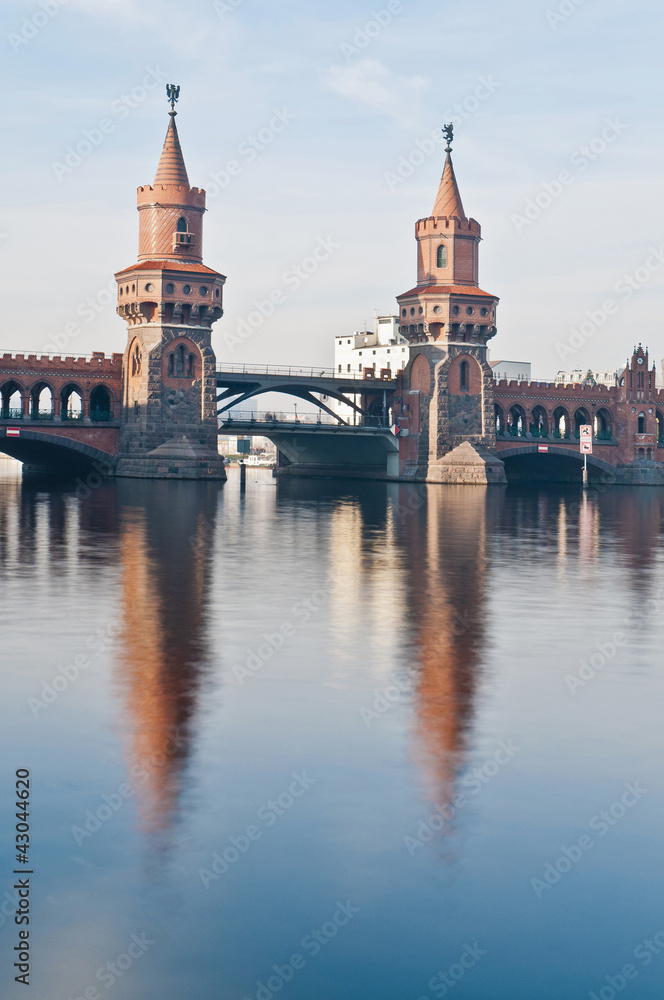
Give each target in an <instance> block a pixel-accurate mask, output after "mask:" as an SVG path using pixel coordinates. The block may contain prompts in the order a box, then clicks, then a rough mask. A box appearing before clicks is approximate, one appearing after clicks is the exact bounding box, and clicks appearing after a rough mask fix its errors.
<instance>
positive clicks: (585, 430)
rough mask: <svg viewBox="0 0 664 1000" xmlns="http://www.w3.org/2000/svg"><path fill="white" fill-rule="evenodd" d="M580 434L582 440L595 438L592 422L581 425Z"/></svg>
mask: <svg viewBox="0 0 664 1000" xmlns="http://www.w3.org/2000/svg"><path fill="white" fill-rule="evenodd" d="M579 431H580V436H581V440H582V441H592V439H593V425H592V424H581V426H580V427H579Z"/></svg>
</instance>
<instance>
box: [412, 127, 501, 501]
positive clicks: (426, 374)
mask: <svg viewBox="0 0 664 1000" xmlns="http://www.w3.org/2000/svg"><path fill="white" fill-rule="evenodd" d="M443 131H444V133H445V138H446V139H447V146H446V157H445V166H444V169H443V175H442V178H441V181H440V186H439V188H438V194H437V196H436V201H435V204H434V207H433V212H432V213H431V215H430V216H429V217H428V218H426V219H419V220H418V221H417V222H416V224H415V239H416V240H417V285H416V286H415V288H411V289H410V290H409V291H407V292H404V294H403V295H399V296H397V302H398V303H399V316H400V330H401V333H402V334H403V336H404V337H406V338H407V339H408V340H409V341H410V344H411V349H410V361H409V364H408V368H407V369H406V372H405V379H404V386H405V390H404V396H403V410H404V412H403V416H404V418H405V419H404V420H402V426H404V427H406V426H407V427H408V429H409V438H405V439H404V440H402V463H401V466H402V474H405V475H407V476H408V475H412V476H415V477H417V478H421V477H423V476H426V479H427V480H428V481H430V482H474V483H478V482H479V483H483V482H505V473H504V468H503V463H502V462H500V461H499V460H498V459H496V457H495V455H492V454H491V452H490V451H489V450H488V449H494V448H495V443H496V438H495V416H494V413H495V411H494V398H493V375H492V372H491V368H490V366H489V363H488V361H487V343H488V341H489V340H490V339H491V338H492V337H493V336H495V333H496V308H497V305H498V298H497V297H496V296H495V295H491V294H490V293H489V292H484V291H482V289H481V288H480V287H479V243H480V240H481V227H480V224H479V223H478V222H476V221H475V219H469V218H468V217H467V216H466V213H465V212H464V208H463V203H462V201H461V195H460V193H459V188H458V185H457V181H456V177H455V175H454V167H453V166H452V157H451V152H452V149H451V141H452V126H451V125H448V126H446V127H445V129H444V130H443Z"/></svg>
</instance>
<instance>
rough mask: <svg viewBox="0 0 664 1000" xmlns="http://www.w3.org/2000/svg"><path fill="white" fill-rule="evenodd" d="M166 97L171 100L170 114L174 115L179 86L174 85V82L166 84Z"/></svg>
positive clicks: (178, 96)
mask: <svg viewBox="0 0 664 1000" xmlns="http://www.w3.org/2000/svg"><path fill="white" fill-rule="evenodd" d="M166 97H167V98H168V100H169V101H170V102H171V112H170V113H171V114H172V115H176V114H177V111H176V110H175V102H176V101H177V100H179V98H180V88H179V87H176V86H175V84H174V83H167V84H166Z"/></svg>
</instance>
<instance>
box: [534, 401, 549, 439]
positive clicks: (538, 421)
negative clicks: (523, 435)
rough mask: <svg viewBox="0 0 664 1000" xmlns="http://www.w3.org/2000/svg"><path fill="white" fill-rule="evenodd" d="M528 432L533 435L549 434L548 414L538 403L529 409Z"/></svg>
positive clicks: (545, 435)
mask: <svg viewBox="0 0 664 1000" xmlns="http://www.w3.org/2000/svg"><path fill="white" fill-rule="evenodd" d="M530 433H531V434H533V435H534V436H535V437H548V436H549V415H548V413H547V412H546V410H545V409H544V407H543V406H542V405H541V404H540V403H538V404H537V406H533V408H532V410H531V413H530Z"/></svg>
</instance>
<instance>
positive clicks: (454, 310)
mask: <svg viewBox="0 0 664 1000" xmlns="http://www.w3.org/2000/svg"><path fill="white" fill-rule="evenodd" d="M452 312H453V313H454V315H455V316H458V315H459V307H458V306H452Z"/></svg>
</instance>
